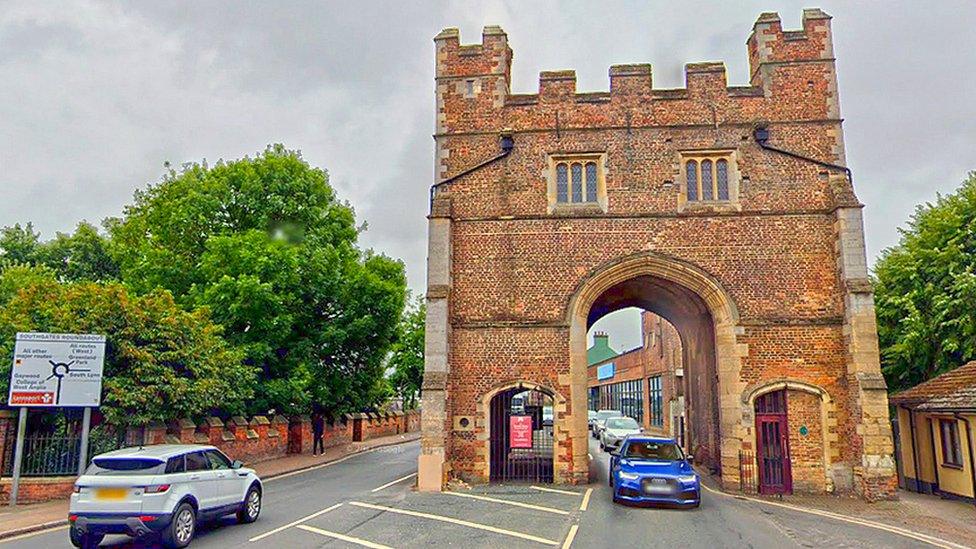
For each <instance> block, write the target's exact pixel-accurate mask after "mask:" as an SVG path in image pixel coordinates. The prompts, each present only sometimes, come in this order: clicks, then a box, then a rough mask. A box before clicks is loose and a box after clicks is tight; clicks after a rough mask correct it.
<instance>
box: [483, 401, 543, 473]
mask: <svg viewBox="0 0 976 549" xmlns="http://www.w3.org/2000/svg"><path fill="white" fill-rule="evenodd" d="M488 408H489V410H488V418H489V428H488V443H489V469H488V470H489V478H490V480H491V481H492V482H513V481H514V482H536V483H551V482H552V481H553V472H554V463H553V448H554V446H555V440H554V430H553V423H554V413H553V410H554V399H553V396H552V393H551V392H550V391H548V390H546V389H544V388H541V387H538V386H535V385H531V384H522V383H519V384H517V385H516V386H514V387H508V388H505V389H502V390H500V391H498V392H497V393H495V394H494V395H493V396H491V397H490V400H489V405H488Z"/></svg>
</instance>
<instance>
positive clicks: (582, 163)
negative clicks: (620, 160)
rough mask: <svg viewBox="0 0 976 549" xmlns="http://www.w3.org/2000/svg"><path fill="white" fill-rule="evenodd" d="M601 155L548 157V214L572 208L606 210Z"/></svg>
mask: <svg viewBox="0 0 976 549" xmlns="http://www.w3.org/2000/svg"><path fill="white" fill-rule="evenodd" d="M605 162H606V154H605V153H583V154H572V155H550V156H549V167H548V182H549V188H548V196H549V211H550V213H551V212H553V211H557V210H560V209H575V208H594V209H596V208H599V209H601V210H603V211H606V209H607V186H606V179H605Z"/></svg>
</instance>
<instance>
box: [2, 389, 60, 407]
mask: <svg viewBox="0 0 976 549" xmlns="http://www.w3.org/2000/svg"><path fill="white" fill-rule="evenodd" d="M53 402H54V393H53V392H48V391H14V392H12V393H10V402H8V404H9V405H10V406H16V405H30V404H51V403H53Z"/></svg>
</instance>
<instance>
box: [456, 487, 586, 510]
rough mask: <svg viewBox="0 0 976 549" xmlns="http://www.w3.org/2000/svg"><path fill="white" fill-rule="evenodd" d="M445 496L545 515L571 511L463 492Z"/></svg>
mask: <svg viewBox="0 0 976 549" xmlns="http://www.w3.org/2000/svg"><path fill="white" fill-rule="evenodd" d="M443 493H444V494H447V495H450V496H457V497H459V498H471V499H476V500H479V501H490V502H492V503H501V504H503V505H512V506H515V507H521V508H523V509H532V510H535V511H543V512H545V513H555V514H557V515H568V514H569V511H563V510H562V509H554V508H552V507H543V506H541V505H532V504H530V503H522V502H520V501H509V500H507V499H498V498H490V497H488V496H476V495H474V494H465V493H462V492H443Z"/></svg>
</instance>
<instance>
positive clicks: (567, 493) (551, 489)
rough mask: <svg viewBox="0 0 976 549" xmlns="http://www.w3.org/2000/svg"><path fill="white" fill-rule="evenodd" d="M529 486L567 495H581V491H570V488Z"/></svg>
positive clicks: (542, 490)
mask: <svg viewBox="0 0 976 549" xmlns="http://www.w3.org/2000/svg"><path fill="white" fill-rule="evenodd" d="M529 488H532V489H533V490H538V491H540V492H552V493H553V494H565V495H567V496H578V495H580V493H579V492H572V491H569V490H557V489H555V488H544V487H542V486H529Z"/></svg>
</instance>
